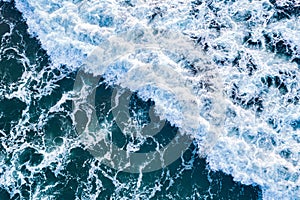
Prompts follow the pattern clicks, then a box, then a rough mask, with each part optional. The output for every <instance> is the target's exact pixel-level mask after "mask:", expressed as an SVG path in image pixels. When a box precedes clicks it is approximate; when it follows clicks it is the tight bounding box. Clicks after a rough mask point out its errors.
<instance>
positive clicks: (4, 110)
mask: <svg viewBox="0 0 300 200" xmlns="http://www.w3.org/2000/svg"><path fill="white" fill-rule="evenodd" d="M27 29H28V27H27V25H26V21H25V20H24V19H23V18H22V15H21V13H20V12H19V11H17V10H16V8H15V7H14V3H7V2H6V3H4V2H0V38H1V43H0V45H1V47H0V59H1V60H0V77H1V80H0V95H1V96H0V142H1V143H0V188H1V189H0V199H1V200H6V199H15V200H17V199H57V200H73V199H74V200H75V199H92V198H91V197H93V199H100V200H101V199H121V198H128V199H135V198H137V199H224V200H225V199H226V200H228V199H233V200H236V199H241V200H242V199H245V200H250V199H260V198H261V190H260V188H259V187H258V186H254V185H250V186H247V185H243V184H241V183H239V182H235V181H233V178H232V176H230V175H226V174H224V173H222V172H213V171H210V170H209V168H208V167H207V163H206V160H205V159H203V158H199V156H198V154H197V146H196V145H195V144H192V145H191V146H190V148H189V149H188V150H187V151H186V152H185V154H184V156H183V157H182V158H179V159H178V160H177V161H176V162H174V163H172V164H171V165H169V166H168V167H166V168H164V169H161V170H158V171H155V172H150V173H144V174H143V176H142V181H141V185H140V186H139V187H137V183H138V182H139V178H140V175H139V174H132V173H124V172H117V171H115V170H113V169H110V168H109V167H107V166H105V165H101V164H100V163H99V162H98V161H97V160H96V159H95V158H93V156H92V155H91V154H90V153H89V151H87V150H85V148H84V146H82V144H76V142H74V141H76V137H78V135H77V133H76V131H75V128H74V124H73V121H72V118H71V116H70V112H71V110H72V102H71V101H70V100H66V101H65V102H63V103H62V106H61V107H62V108H63V109H61V110H54V111H53V110H51V108H52V107H53V106H54V105H55V104H57V103H58V102H59V100H60V99H61V98H62V96H63V94H64V93H66V92H68V91H71V90H72V88H73V84H74V79H75V76H76V71H73V70H72V69H71V68H69V67H68V66H61V67H60V68H54V67H53V66H52V65H51V62H50V59H49V57H48V56H47V54H46V51H45V50H43V49H42V47H41V44H40V42H39V40H38V39H37V38H35V37H32V36H30V35H29V34H28V33H27ZM111 90H112V88H111V86H105V83H102V84H100V85H99V87H98V90H97V91H98V93H97V97H96V98H99V99H100V100H101V101H103V102H102V103H104V109H99V110H98V117H99V120H100V121H101V119H103V118H105V116H107V112H108V110H109V105H110V104H109V98H110V96H111V95H109V93H110V92H111ZM106 98H108V99H106ZM136 104H138V106H136ZM149 104H153V102H143V101H142V100H140V99H138V98H133V99H132V107H133V108H134V109H136V110H142V111H143V112H145V111H146V110H147V109H148V108H149ZM101 105H102V106H103V104H101ZM108 118H109V117H108ZM146 118H147V117H146ZM109 119H110V118H109ZM110 120H111V119H110ZM145 123H147V119H146V120H145ZM166 126H167V127H166V128H165V129H163V130H162V131H165V132H166V133H165V134H164V132H162V133H161V136H158V138H160V139H158V140H164V139H165V140H166V141H169V140H170V138H168V137H172V135H171V136H170V135H168V132H172V130H173V129H176V127H172V126H171V125H170V124H167V125H166ZM113 134H114V139H113V140H114V142H115V143H119V146H122V145H124V143H126V137H125V136H124V135H122V134H121V133H117V132H116V133H113ZM163 135H167V136H168V137H166V138H162V137H163ZM151 145H153V144H152V143H151V142H149V148H152V147H151ZM51 152H52V153H53V152H54V153H55V154H59V156H58V158H55V159H54V158H53V157H52V156H51V155H52V154H51ZM151 193H152V197H151Z"/></svg>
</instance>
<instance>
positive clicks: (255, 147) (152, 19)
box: [16, 0, 300, 199]
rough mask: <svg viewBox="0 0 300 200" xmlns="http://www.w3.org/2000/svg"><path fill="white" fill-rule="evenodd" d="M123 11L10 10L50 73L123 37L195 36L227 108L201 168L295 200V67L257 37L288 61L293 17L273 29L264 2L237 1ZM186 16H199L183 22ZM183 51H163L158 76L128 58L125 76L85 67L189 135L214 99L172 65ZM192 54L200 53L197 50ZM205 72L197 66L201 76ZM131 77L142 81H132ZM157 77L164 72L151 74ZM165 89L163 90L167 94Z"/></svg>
mask: <svg viewBox="0 0 300 200" xmlns="http://www.w3.org/2000/svg"><path fill="white" fill-rule="evenodd" d="M226 2H227V1H226ZM131 4H132V6H130V5H129V4H128V3H127V4H126V2H123V1H98V0H91V1H66V0H65V1H57V0H51V1H35V0H27V1H25V0H24V1H21V0H16V6H17V8H18V9H19V10H20V11H21V12H22V13H23V15H24V17H25V18H26V20H27V23H28V25H29V31H30V33H31V34H34V35H37V36H38V38H39V39H40V41H41V43H42V46H43V47H44V48H45V49H46V50H47V52H48V54H49V55H50V56H51V59H52V61H53V63H54V64H55V65H56V66H59V64H66V65H69V66H72V67H74V68H78V67H80V66H81V64H82V63H83V62H84V59H85V58H86V57H87V56H89V55H90V54H91V52H93V51H94V50H95V48H97V47H98V46H100V47H101V45H104V46H105V45H107V42H109V41H110V39H111V38H112V37H114V36H122V35H124V34H125V33H126V32H128V31H129V32H130V31H131V30H149V29H153V30H155V29H158V30H162V29H163V30H173V31H174V32H179V33H181V34H183V35H186V36H190V37H191V36H195V37H197V38H198V39H199V43H200V46H201V45H205V44H206V45H207V46H208V47H209V48H208V51H207V55H208V58H209V59H210V60H211V61H210V60H209V59H208V60H200V61H199V63H203V62H204V63H205V65H206V64H209V63H214V62H213V61H215V63H220V62H221V61H222V62H223V64H222V65H221V66H219V67H215V66H214V65H213V64H211V65H210V67H211V69H212V70H211V71H213V72H214V73H216V74H218V75H219V76H218V77H219V79H220V83H218V84H220V85H221V87H218V88H219V89H220V88H221V89H222V91H221V92H222V93H223V94H224V97H222V98H224V102H226V106H225V108H226V109H228V110H231V112H229V111H228V113H227V115H225V121H224V123H223V126H224V130H223V131H222V133H221V134H218V139H217V141H215V144H214V146H213V147H212V149H211V151H209V152H205V150H203V149H202V151H204V153H208V154H207V155H206V156H207V161H208V162H209V166H210V167H211V168H212V169H214V170H222V171H224V172H226V173H228V174H231V175H232V176H233V177H234V179H235V180H237V181H241V182H242V183H245V184H258V185H260V186H261V187H262V189H263V192H264V194H263V195H264V199H296V198H298V197H299V196H300V190H299V189H298V188H299V186H300V180H299V178H298V176H299V168H300V163H299V159H300V157H299V151H300V144H299V143H300V141H299V137H300V135H299V134H300V129H299V127H298V128H297V127H296V126H297V123H298V126H299V123H300V122H299V118H300V116H299V113H300V106H299V103H298V104H293V103H291V102H290V101H288V99H294V98H295V97H299V95H300V92H299V91H300V85H299V83H300V80H299V79H300V72H299V67H298V66H297V64H296V63H291V62H290V61H289V60H291V59H290V58H282V57H281V58H279V57H278V56H275V54H273V53H271V52H268V49H267V48H266V46H265V42H264V41H265V39H264V37H265V35H266V34H273V33H277V34H278V37H277V38H275V39H274V42H276V41H279V40H284V41H286V43H288V44H290V45H291V49H292V51H293V52H292V53H293V56H292V57H295V56H296V55H297V54H298V55H299V44H300V43H299V35H300V30H299V26H297V24H299V17H298V18H296V17H291V19H289V20H285V19H283V20H280V21H276V22H274V19H273V18H272V16H273V14H274V13H275V9H274V6H272V5H271V4H270V3H269V2H268V1H244V0H241V1H237V2H227V3H224V2H218V1H216V2H215V1H210V3H205V2H203V3H202V4H199V5H196V4H193V3H191V2H189V1H178V2H174V1H169V0H165V1H151V2H144V1H138V0H136V1H131ZM158 8H160V9H158ZM196 10H197V11H196ZM192 12H197V13H196V14H195V15H190V13H192ZM212 21H214V23H213V22H212ZM272 21H273V22H272ZM218 25H219V26H220V27H221V28H220V30H218V28H217V27H216V28H211V26H218ZM221 25H222V26H221ZM141 27H142V28H141ZM249 34H251V37H250V38H251V40H252V41H253V42H259V41H260V42H261V44H262V45H261V46H259V45H247V44H246V43H244V38H245V37H246V36H247V35H249ZM200 38H201V39H200ZM248 40H249V38H248ZM190 45H191V46H192V44H190ZM167 47H172V46H170V45H168V46H167ZM190 49H192V47H190V46H186V47H185V48H184V49H182V52H172V49H171V50H170V52H165V53H164V55H157V56H158V57H160V59H162V60H163V62H167V61H168V60H169V62H173V64H172V65H171V66H173V67H174V66H175V68H172V69H167V67H158V68H157V69H156V70H159V71H156V70H154V67H155V66H154V65H153V66H151V67H150V71H149V73H148V71H147V70H146V67H143V68H139V67H136V66H137V63H138V62H137V61H135V62H134V60H130V58H129V57H128V58H127V60H126V62H129V63H133V64H132V65H131V67H130V68H129V69H126V70H124V68H122V67H120V66H122V65H114V68H113V67H112V68H107V69H105V70H104V69H103V68H101V69H100V68H92V69H89V70H93V71H94V72H95V73H105V77H106V78H107V79H108V81H118V83H119V84H121V85H124V86H126V87H129V88H130V89H132V90H138V92H139V94H140V96H142V97H144V98H149V97H150V98H152V99H154V100H155V101H156V103H157V104H158V108H159V109H158V113H160V114H161V115H163V116H164V117H166V118H167V119H168V120H170V121H171V122H172V123H174V124H177V125H178V126H179V127H182V128H185V130H186V131H190V130H188V127H189V125H190V124H189V123H188V122H190V121H191V120H189V118H191V117H193V116H194V115H197V114H195V113H194V112H196V113H197V112H198V113H199V114H200V113H201V107H202V106H203V105H204V104H203V102H202V100H204V99H205V98H204V97H205V95H207V96H208V97H213V94H214V93H213V92H207V93H205V91H207V90H201V88H200V86H198V87H197V83H199V81H200V80H201V78H203V76H200V75H197V76H192V75H191V74H189V73H188V72H187V71H186V70H184V69H183V66H184V65H183V63H182V62H179V60H180V57H179V55H180V54H182V53H183V54H182V55H186V56H187V58H186V60H188V61H191V62H193V61H194V59H195V54H194V53H192V54H191V55H192V56H191V57H189V54H190ZM199 52H200V50H199ZM238 54H240V61H239V65H238V66H232V63H233V62H234V59H235V58H236V57H237V55H238ZM140 55H147V54H146V53H141V54H140ZM199 55H201V56H202V55H204V54H203V53H199ZM163 56H167V57H166V58H164V57H163ZM249 60H251V62H253V63H254V64H255V66H256V69H255V70H254V71H253V72H252V75H251V76H250V75H248V74H249ZM199 63H198V65H199ZM93 66H94V65H93ZM118 66H119V67H120V68H119V67H118ZM144 66H145V65H144ZM160 66H162V65H160ZM196 67H197V63H196ZM204 68H205V67H203V66H201V65H200V67H199V70H201V69H202V70H203V69H204ZM211 71H210V72H211ZM137 72H139V73H140V74H142V75H143V76H142V77H143V78H145V79H146V80H147V81H146V80H145V79H142V80H141V79H139V77H136V73H137ZM155 72H158V73H161V72H166V73H169V74H163V75H162V76H157V74H155ZM147 73H148V74H147ZM151 73H153V74H151ZM204 73H205V72H204ZM175 74H177V75H175ZM200 74H201V72H200ZM158 75H159V74H158ZM267 76H273V77H274V76H277V77H279V79H280V80H281V81H283V82H284V84H285V85H286V88H287V91H288V92H287V93H281V92H280V90H279V89H278V88H276V87H279V86H278V85H277V86H276V87H275V86H271V87H269V88H268V87H267V86H266V84H263V82H262V81H261V78H265V77H267ZM116 77H117V79H115V78H116ZM175 77H176V80H174V78H175ZM204 77H205V76H204ZM151 80H153V82H155V83H156V85H155V86H156V87H152V88H149V87H146V85H145V86H144V87H137V86H141V85H143V84H144V83H149V81H151ZM143 81H146V82H143ZM212 82H213V81H212ZM273 82H274V81H273ZM136 83H139V84H136ZM185 83H189V84H185ZM172 84H174V85H172ZM166 85H167V86H169V88H165V86H166ZM215 85H216V83H215ZM234 85H237V86H238V91H237V92H236V93H237V97H238V98H239V99H242V100H244V104H245V103H246V102H247V101H248V102H249V101H251V99H252V100H253V98H255V97H257V98H258V99H260V101H261V105H262V107H263V110H262V111H260V112H256V111H255V110H256V108H255V107H257V106H259V105H254V106H252V107H251V106H250V108H245V107H243V106H241V105H239V103H235V104H234V103H232V102H234V101H240V102H241V101H242V100H237V98H236V99H235V100H232V99H230V96H231V92H232V89H233V88H234ZM273 85H274V84H273ZM172 86H173V87H174V88H176V87H178V89H186V90H185V92H186V94H185V95H182V96H180V95H179V93H180V92H178V91H179V90H176V89H175V92H173V94H174V93H175V96H174V99H173V100H172V98H173V97H172V98H170V95H169V94H168V92H170V87H172ZM179 86H180V87H179ZM191 88H192V89H191ZM198 90H199V91H198ZM163 91H167V92H166V93H164V92H163ZM171 93H172V92H171ZM185 98H187V99H185ZM194 100H195V101H196V102H198V104H197V106H196V108H197V109H199V110H193V112H190V111H191V110H190V109H191V108H195V107H194V106H192V105H193V104H192V103H191V102H194ZM180 101H181V102H184V103H185V108H182V107H180V106H178V105H180V104H176V102H180ZM240 104H241V103H240ZM181 105H182V104H181ZM165 108H167V109H165ZM189 112H190V113H189ZM178 113H179V114H178ZM200 116H201V115H200ZM200 116H199V115H198V116H194V117H200ZM202 118H203V119H206V121H205V122H204V121H203V123H204V124H205V123H207V122H209V123H211V121H212V120H211V121H209V118H208V117H207V116H205V113H202V116H201V119H202ZM270 120H271V121H273V125H270V123H269V122H270ZM297 120H298V122H297ZM199 123H201V122H200V121H199ZM295 123H296V125H295ZM293 124H294V125H293ZM272 126H273V127H272ZM207 134H208V133H207V132H205V131H204V132H203V131H202V132H197V131H195V130H194V132H193V136H194V137H195V138H196V139H198V141H199V144H200V146H201V145H203V142H204V143H206V142H207V141H203V140H205V139H207V137H203V135H207ZM202 153H203V152H202Z"/></svg>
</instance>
